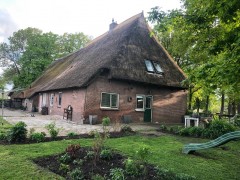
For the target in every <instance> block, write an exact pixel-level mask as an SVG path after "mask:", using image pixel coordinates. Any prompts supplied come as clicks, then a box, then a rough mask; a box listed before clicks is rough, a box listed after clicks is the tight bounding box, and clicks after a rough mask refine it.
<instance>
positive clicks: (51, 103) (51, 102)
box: [50, 94, 54, 106]
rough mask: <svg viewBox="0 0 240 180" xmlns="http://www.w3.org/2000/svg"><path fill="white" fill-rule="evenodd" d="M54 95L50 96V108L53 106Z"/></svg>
mask: <svg viewBox="0 0 240 180" xmlns="http://www.w3.org/2000/svg"><path fill="white" fill-rule="evenodd" d="M53 101H54V94H51V95H50V106H53Z"/></svg>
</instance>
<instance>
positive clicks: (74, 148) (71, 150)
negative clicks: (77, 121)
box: [65, 144, 81, 158]
mask: <svg viewBox="0 0 240 180" xmlns="http://www.w3.org/2000/svg"><path fill="white" fill-rule="evenodd" d="M80 148H81V146H80V144H70V145H68V147H67V148H66V150H65V152H66V153H68V154H69V155H70V156H71V157H72V158H76V157H77V152H78V151H79V150H80Z"/></svg>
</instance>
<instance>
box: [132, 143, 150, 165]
mask: <svg viewBox="0 0 240 180" xmlns="http://www.w3.org/2000/svg"><path fill="white" fill-rule="evenodd" d="M150 153H151V152H150V150H149V148H148V147H145V146H144V147H141V148H139V150H138V151H136V157H137V159H138V160H139V161H140V163H146V162H147V159H148V157H149V155H150Z"/></svg>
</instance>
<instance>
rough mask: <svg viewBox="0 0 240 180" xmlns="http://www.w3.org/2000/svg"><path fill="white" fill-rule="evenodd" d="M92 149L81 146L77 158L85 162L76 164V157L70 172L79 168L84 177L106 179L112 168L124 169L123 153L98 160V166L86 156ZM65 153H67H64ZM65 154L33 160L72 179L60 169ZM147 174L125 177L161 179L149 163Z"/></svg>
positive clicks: (130, 179) (130, 178)
mask: <svg viewBox="0 0 240 180" xmlns="http://www.w3.org/2000/svg"><path fill="white" fill-rule="evenodd" d="M89 150H91V148H90V147H81V148H80V149H79V150H78V152H77V153H76V156H75V157H77V158H76V159H75V160H79V159H82V160H83V163H82V165H76V164H74V163H73V162H74V158H73V159H72V161H71V162H70V163H68V165H69V170H68V172H71V171H72V170H73V169H75V168H79V167H80V169H81V170H82V172H83V174H84V179H91V177H92V175H96V174H99V175H101V176H102V177H105V178H106V179H111V178H110V169H113V168H122V169H124V160H125V159H126V157H124V156H122V155H121V154H119V153H117V152H114V153H113V155H112V158H111V159H110V160H106V159H101V158H100V159H99V160H98V161H96V166H95V165H94V163H93V162H94V161H93V160H92V159H87V158H85V157H86V156H87V152H88V151H89ZM63 154H65V153H63ZM63 154H58V155H53V156H48V157H42V158H37V159H35V160H33V161H34V162H35V163H36V164H37V165H39V166H41V167H44V168H47V169H49V170H50V171H52V172H54V173H56V174H58V175H60V176H62V177H64V178H66V179H71V178H70V175H69V173H67V172H64V171H63V170H60V169H61V168H60V164H61V163H60V161H59V158H60V157H61V156H62V155H63ZM146 170H147V171H146V172H147V173H146V174H142V175H138V176H135V177H133V176H131V175H128V174H126V173H125V174H124V177H125V179H126V180H132V179H142V180H149V179H159V178H157V173H156V170H155V168H154V166H153V165H150V164H147V165H146Z"/></svg>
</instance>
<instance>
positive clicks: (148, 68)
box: [145, 60, 154, 72]
mask: <svg viewBox="0 0 240 180" xmlns="http://www.w3.org/2000/svg"><path fill="white" fill-rule="evenodd" d="M145 65H146V68H147V71H149V72H154V68H153V65H152V62H151V61H149V60H145Z"/></svg>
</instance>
